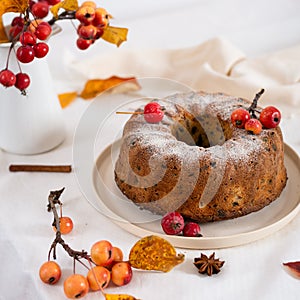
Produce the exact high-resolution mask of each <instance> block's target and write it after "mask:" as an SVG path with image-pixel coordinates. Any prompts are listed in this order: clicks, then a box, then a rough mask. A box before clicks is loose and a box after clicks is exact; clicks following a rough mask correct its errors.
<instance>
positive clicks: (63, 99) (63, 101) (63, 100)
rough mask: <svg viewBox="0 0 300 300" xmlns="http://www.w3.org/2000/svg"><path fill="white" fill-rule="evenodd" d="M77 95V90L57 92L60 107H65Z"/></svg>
mask: <svg viewBox="0 0 300 300" xmlns="http://www.w3.org/2000/svg"><path fill="white" fill-rule="evenodd" d="M76 97H77V92H71V93H64V94H59V95H58V99H59V102H60V105H61V107H62V108H65V107H67V106H68V105H69V104H70V103H72V102H73V101H74V100H75V99H76Z"/></svg>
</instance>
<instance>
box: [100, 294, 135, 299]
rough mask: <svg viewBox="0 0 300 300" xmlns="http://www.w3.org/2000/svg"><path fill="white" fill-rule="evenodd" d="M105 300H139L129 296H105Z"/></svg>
mask: <svg viewBox="0 0 300 300" xmlns="http://www.w3.org/2000/svg"><path fill="white" fill-rule="evenodd" d="M104 296H105V300H139V299H137V298H135V297H133V296H131V295H127V294H104Z"/></svg>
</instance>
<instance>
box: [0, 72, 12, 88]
mask: <svg viewBox="0 0 300 300" xmlns="http://www.w3.org/2000/svg"><path fill="white" fill-rule="evenodd" d="M15 83H16V75H15V74H14V73H13V72H12V71H10V70H8V69H4V70H2V71H1V72H0V84H2V85H3V86H5V87H11V86H13V85H14V84H15Z"/></svg>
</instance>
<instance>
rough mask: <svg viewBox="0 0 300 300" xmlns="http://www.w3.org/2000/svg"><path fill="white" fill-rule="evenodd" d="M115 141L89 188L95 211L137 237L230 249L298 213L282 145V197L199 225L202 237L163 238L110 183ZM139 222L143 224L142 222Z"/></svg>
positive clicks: (299, 170) (154, 221)
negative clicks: (95, 200)
mask: <svg viewBox="0 0 300 300" xmlns="http://www.w3.org/2000/svg"><path fill="white" fill-rule="evenodd" d="M118 150H119V141H117V142H116V143H114V144H112V145H110V146H109V147H107V148H106V149H105V150H104V151H103V152H102V153H101V154H100V156H99V157H98V159H97V162H96V164H95V168H94V173H93V179H94V180H93V184H94V186H95V190H96V193H97V195H98V196H99V199H98V201H99V203H96V206H97V208H98V209H99V210H100V211H101V212H102V213H104V214H106V215H107V216H108V217H110V218H111V219H112V220H113V221H114V222H115V223H116V224H118V225H119V226H120V227H122V228H123V229H125V230H127V231H128V232H130V233H133V234H135V235H137V236H139V237H143V236H146V235H151V234H155V235H161V236H162V237H164V238H166V239H167V240H169V241H170V242H171V243H172V244H173V245H174V246H176V247H181V248H192V249H216V248H225V247H233V246H238V245H241V244H245V243H249V242H252V241H255V240H258V239H261V238H263V237H265V236H267V235H269V234H271V233H273V232H276V231H277V230H279V229H280V228H282V227H283V226H285V225H286V224H288V223H289V222H290V221H291V220H292V219H293V217H294V216H296V214H297V213H298V211H299V209H300V183H299V178H300V165H299V157H298V156H297V154H296V153H295V152H294V151H293V150H292V149H291V148H290V147H289V146H288V145H285V164H286V167H287V172H288V177H289V179H288V183H287V186H286V188H285V189H284V191H283V192H282V195H281V196H280V198H279V199H277V200H276V201H275V202H273V203H271V204H270V205H269V206H267V207H265V208H264V209H262V210H260V211H259V212H255V213H252V214H249V215H247V216H244V217H240V218H237V219H233V220H226V221H220V222H214V223H208V224H201V228H202V233H203V235H204V236H203V237H202V238H190V237H183V236H167V235H166V234H164V233H163V232H162V230H161V227H160V218H161V216H156V215H153V214H152V213H149V212H147V211H143V210H140V209H139V208H138V207H137V206H136V205H134V204H132V203H131V201H129V200H127V198H126V197H124V196H123V195H122V194H121V192H120V191H119V189H118V187H117V186H116V184H115V182H114V172H113V170H114V161H115V158H116V155H117V154H118ZM143 220H146V221H145V222H143Z"/></svg>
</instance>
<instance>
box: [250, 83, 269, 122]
mask: <svg viewBox="0 0 300 300" xmlns="http://www.w3.org/2000/svg"><path fill="white" fill-rule="evenodd" d="M264 92H265V89H261V90H260V91H259V92H258V93H257V94H256V95H255V97H254V99H253V101H252V104H251V105H250V107H249V108H248V111H249V113H250V114H251V116H252V117H253V118H257V117H256V115H255V112H256V111H257V110H256V107H257V102H258V100H259V98H260V97H261V96H262V94H263V93H264Z"/></svg>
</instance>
